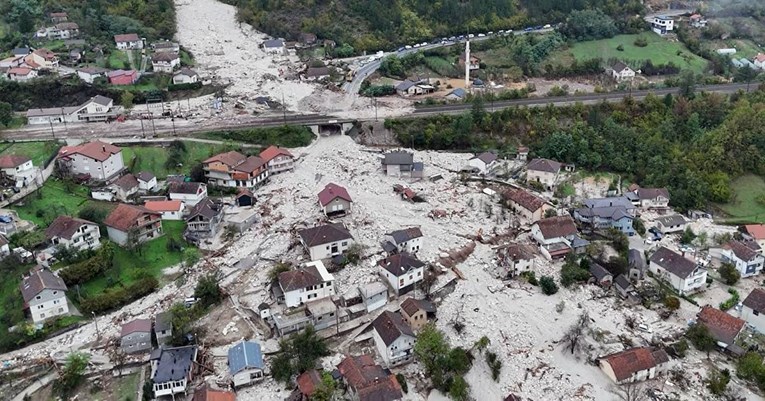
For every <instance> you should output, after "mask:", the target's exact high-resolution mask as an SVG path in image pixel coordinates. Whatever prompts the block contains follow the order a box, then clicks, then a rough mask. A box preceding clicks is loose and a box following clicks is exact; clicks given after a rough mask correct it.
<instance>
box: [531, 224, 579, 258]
mask: <svg viewBox="0 0 765 401" xmlns="http://www.w3.org/2000/svg"><path fill="white" fill-rule="evenodd" d="M531 237H532V238H534V240H535V241H536V242H537V243H538V244H539V249H540V251H541V252H542V254H543V255H544V256H545V257H546V258H548V259H557V258H562V257H564V256H566V255H567V254H568V253H569V252H571V251H573V250H574V243H573V242H574V239H575V238H577V229H576V224H574V220H573V219H572V218H571V217H570V216H555V217H548V218H546V219H542V220H539V221H537V222H536V223H534V224H533V225H532V226H531Z"/></svg>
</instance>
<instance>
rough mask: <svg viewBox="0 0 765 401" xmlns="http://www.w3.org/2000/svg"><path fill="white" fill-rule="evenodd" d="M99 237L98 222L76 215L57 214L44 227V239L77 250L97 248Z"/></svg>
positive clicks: (99, 243)
mask: <svg viewBox="0 0 765 401" xmlns="http://www.w3.org/2000/svg"><path fill="white" fill-rule="evenodd" d="M100 238H101V232H100V231H99V229H98V224H96V223H93V222H91V221H87V220H83V219H78V218H76V217H69V216H63V215H62V216H58V217H56V219H55V220H53V222H52V223H50V225H49V226H48V228H46V229H45V239H46V240H47V241H50V243H51V244H52V245H54V246H63V247H65V248H71V249H74V250H77V251H84V250H87V249H97V248H98V247H100V246H101V242H100V241H99V239H100Z"/></svg>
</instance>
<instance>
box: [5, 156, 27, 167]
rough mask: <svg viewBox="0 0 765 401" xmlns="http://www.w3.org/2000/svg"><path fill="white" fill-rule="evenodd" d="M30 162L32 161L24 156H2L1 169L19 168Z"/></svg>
mask: <svg viewBox="0 0 765 401" xmlns="http://www.w3.org/2000/svg"><path fill="white" fill-rule="evenodd" d="M29 160H31V159H30V158H28V157H26V156H22V155H3V156H0V168H14V167H18V166H20V165H22V164H24V163H26V162H28V161H29Z"/></svg>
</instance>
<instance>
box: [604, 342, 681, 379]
mask: <svg viewBox="0 0 765 401" xmlns="http://www.w3.org/2000/svg"><path fill="white" fill-rule="evenodd" d="M603 359H605V360H606V362H608V364H609V365H610V366H611V369H612V370H613V371H614V376H616V380H617V381H622V380H626V379H629V378H630V376H632V375H633V374H634V373H637V372H640V371H642V370H647V369H650V368H653V367H655V366H656V365H658V364H660V363H663V362H667V361H668V360H669V357H668V356H667V354H666V352H664V351H662V350H653V349H651V348H648V347H639V348H632V349H628V350H625V351H622V352H618V353H616V354H612V355H609V356H606V357H604V358H603Z"/></svg>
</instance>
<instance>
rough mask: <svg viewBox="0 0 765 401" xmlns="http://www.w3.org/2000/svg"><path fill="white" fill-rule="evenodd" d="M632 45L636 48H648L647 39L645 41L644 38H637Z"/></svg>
mask: <svg viewBox="0 0 765 401" xmlns="http://www.w3.org/2000/svg"><path fill="white" fill-rule="evenodd" d="M633 44H634V45H635V46H637V47H646V46H648V39H646V38H645V37H644V36H638V37H637V39H635V42H634V43H633Z"/></svg>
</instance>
